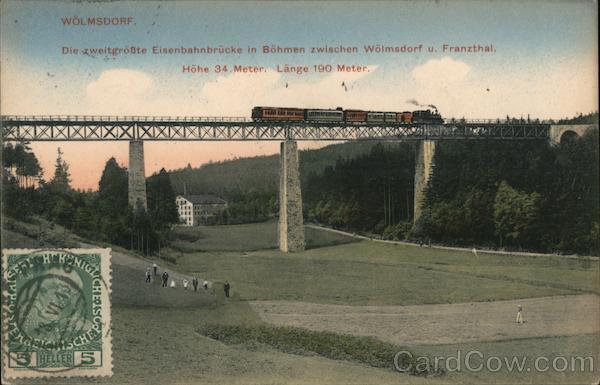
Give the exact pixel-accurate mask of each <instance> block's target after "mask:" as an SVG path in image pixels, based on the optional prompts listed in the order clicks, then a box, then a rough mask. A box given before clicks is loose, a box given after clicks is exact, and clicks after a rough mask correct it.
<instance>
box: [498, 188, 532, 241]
mask: <svg viewBox="0 0 600 385" xmlns="http://www.w3.org/2000/svg"><path fill="white" fill-rule="evenodd" d="M539 199H540V194H538V193H536V192H534V193H531V194H527V193H524V192H521V191H518V190H515V189H513V188H512V187H510V186H509V185H508V183H506V182H505V181H502V183H500V186H499V187H498V192H497V193H496V199H495V200H494V225H495V228H496V234H497V235H498V236H499V237H500V246H502V244H503V241H504V240H507V241H508V240H512V241H515V242H516V243H517V244H519V243H520V241H521V240H522V239H523V238H524V236H525V234H526V232H527V231H528V230H530V226H531V224H532V223H533V222H534V221H535V219H536V216H537V215H538V201H539Z"/></svg>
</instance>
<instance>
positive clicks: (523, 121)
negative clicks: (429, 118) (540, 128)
mask: <svg viewBox="0 0 600 385" xmlns="http://www.w3.org/2000/svg"><path fill="white" fill-rule="evenodd" d="M444 123H445V124H453V123H454V124H554V121H553V120H547V119H546V120H540V119H514V118H511V119H456V118H446V119H444Z"/></svg>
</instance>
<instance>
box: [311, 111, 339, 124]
mask: <svg viewBox="0 0 600 385" xmlns="http://www.w3.org/2000/svg"><path fill="white" fill-rule="evenodd" d="M306 120H307V121H309V122H343V121H344V111H343V110H342V109H341V108H338V109H336V110H306Z"/></svg>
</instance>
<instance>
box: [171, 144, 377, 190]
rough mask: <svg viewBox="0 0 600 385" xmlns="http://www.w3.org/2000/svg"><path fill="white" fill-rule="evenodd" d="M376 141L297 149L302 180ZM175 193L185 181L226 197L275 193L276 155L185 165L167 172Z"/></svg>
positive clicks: (188, 185)
mask: <svg viewBox="0 0 600 385" xmlns="http://www.w3.org/2000/svg"><path fill="white" fill-rule="evenodd" d="M375 144H376V142H349V143H341V144H333V145H330V146H327V147H323V148H320V149H317V150H305V151H300V174H301V178H302V180H303V181H306V179H307V178H308V177H309V176H310V175H311V174H321V173H322V172H323V171H324V170H325V168H326V167H328V166H329V167H331V166H334V165H335V163H336V161H337V160H338V159H350V158H354V157H356V156H359V155H362V154H365V153H368V152H369V151H371V148H372V147H373V146H374V145H375ZM169 176H170V178H171V183H172V185H173V189H174V190H175V193H176V194H182V193H183V190H184V182H185V186H186V190H187V193H188V194H191V193H193V194H215V195H218V196H222V197H224V198H228V197H230V196H232V195H238V194H239V193H244V192H251V191H254V192H261V193H276V192H277V189H278V186H279V155H270V156H257V157H252V158H241V159H234V160H228V161H223V162H217V163H209V164H205V165H202V166H201V167H199V168H192V167H187V168H183V169H179V170H174V171H171V172H169Z"/></svg>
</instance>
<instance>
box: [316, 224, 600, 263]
mask: <svg viewBox="0 0 600 385" xmlns="http://www.w3.org/2000/svg"><path fill="white" fill-rule="evenodd" d="M305 226H306V227H310V228H313V229H318V230H323V231H329V232H331V233H335V234H340V235H346V236H348V237H353V238H356V239H363V240H366V241H373V242H380V243H390V244H396V245H407V246H419V244H418V243H414V242H406V241H389V240H386V239H377V238H372V237H367V236H364V235H359V234H356V233H349V232H346V231H342V230H336V229H331V228H329V227H323V226H319V225H314V224H305ZM429 247H431V248H433V249H439V250H453V251H464V252H467V253H471V252H473V248H467V247H454V246H440V245H431V246H429ZM476 251H477V252H478V253H483V254H500V255H519V256H522V257H557V258H567V259H589V260H590V261H598V260H600V257H594V256H585V255H562V254H544V253H528V252H523V251H502V250H487V249H476Z"/></svg>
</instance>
